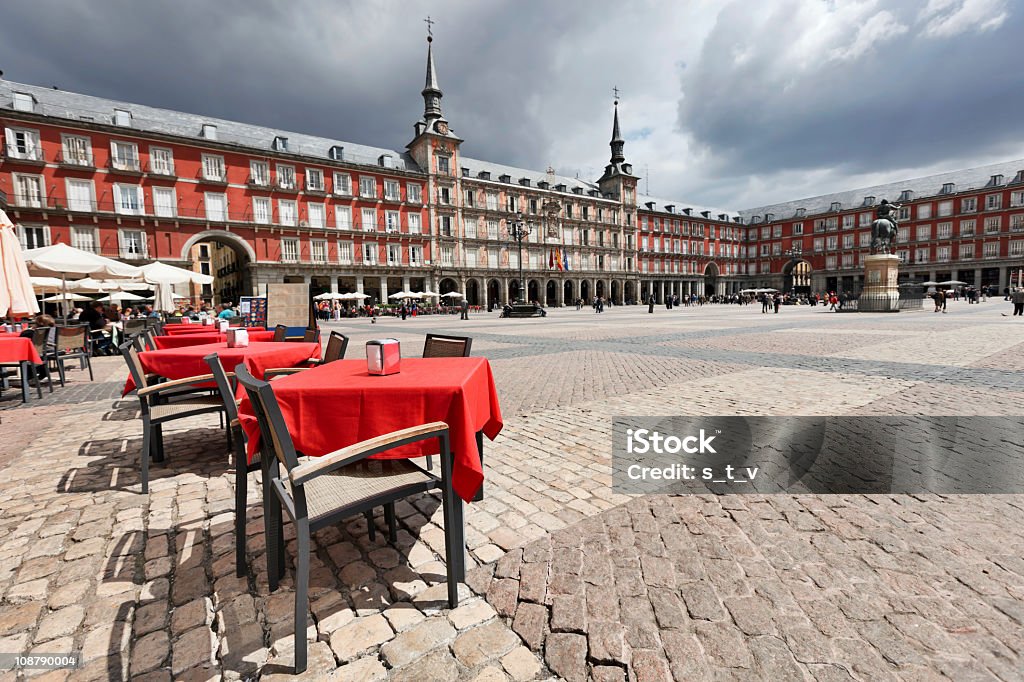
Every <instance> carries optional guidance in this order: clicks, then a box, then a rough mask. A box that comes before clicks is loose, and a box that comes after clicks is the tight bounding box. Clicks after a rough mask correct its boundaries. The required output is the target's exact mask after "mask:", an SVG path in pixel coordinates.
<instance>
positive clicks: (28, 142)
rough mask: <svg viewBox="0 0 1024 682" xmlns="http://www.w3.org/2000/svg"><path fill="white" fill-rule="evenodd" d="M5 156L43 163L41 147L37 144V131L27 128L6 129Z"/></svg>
mask: <svg viewBox="0 0 1024 682" xmlns="http://www.w3.org/2000/svg"><path fill="white" fill-rule="evenodd" d="M7 156H9V157H11V158H12V159H26V160H29V161H43V160H44V157H43V147H42V144H41V143H40V142H39V131H38V130H29V129H27V128H8V129H7Z"/></svg>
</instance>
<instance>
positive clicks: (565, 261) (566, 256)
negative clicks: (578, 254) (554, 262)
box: [562, 253, 569, 272]
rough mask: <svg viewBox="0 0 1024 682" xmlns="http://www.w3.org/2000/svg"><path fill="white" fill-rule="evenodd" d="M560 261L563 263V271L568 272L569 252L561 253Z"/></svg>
mask: <svg viewBox="0 0 1024 682" xmlns="http://www.w3.org/2000/svg"><path fill="white" fill-rule="evenodd" d="M562 261H563V265H564V266H565V271H566V272H569V254H567V253H564V254H562Z"/></svg>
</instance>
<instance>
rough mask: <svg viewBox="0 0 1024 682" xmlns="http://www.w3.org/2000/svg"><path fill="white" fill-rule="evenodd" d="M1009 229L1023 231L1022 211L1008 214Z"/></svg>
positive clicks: (1023, 214)
mask: <svg viewBox="0 0 1024 682" xmlns="http://www.w3.org/2000/svg"><path fill="white" fill-rule="evenodd" d="M1010 231H1011V232H1024V213H1018V214H1017V215H1012V216H1010Z"/></svg>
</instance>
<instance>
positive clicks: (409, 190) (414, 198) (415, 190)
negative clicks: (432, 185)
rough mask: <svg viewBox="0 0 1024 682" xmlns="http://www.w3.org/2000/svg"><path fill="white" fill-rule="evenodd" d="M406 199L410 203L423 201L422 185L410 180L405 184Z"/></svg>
mask: <svg viewBox="0 0 1024 682" xmlns="http://www.w3.org/2000/svg"><path fill="white" fill-rule="evenodd" d="M405 196H406V200H407V201H408V202H409V203H410V204H422V203H423V185H420V184H417V183H413V182H410V183H408V184H407V185H406V186H405Z"/></svg>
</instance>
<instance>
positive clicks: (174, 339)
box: [153, 327, 274, 350]
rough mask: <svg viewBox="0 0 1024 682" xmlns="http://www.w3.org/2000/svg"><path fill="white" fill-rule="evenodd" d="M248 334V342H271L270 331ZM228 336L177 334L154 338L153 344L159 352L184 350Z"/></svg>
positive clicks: (272, 338) (208, 333)
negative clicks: (171, 349) (175, 349)
mask: <svg viewBox="0 0 1024 682" xmlns="http://www.w3.org/2000/svg"><path fill="white" fill-rule="evenodd" d="M233 329H241V327H233ZM246 331H247V332H248V333H249V342H250V343H253V342H264V341H273V340H274V332H272V331H251V330H249V329H246ZM227 340H228V335H227V334H226V333H224V332H207V333H205V334H177V335H174V336H155V337H153V342H154V343H156V347H157V349H159V350H164V349H166V348H184V347H185V346H199V345H202V344H204V343H220V342H222V341H227Z"/></svg>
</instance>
